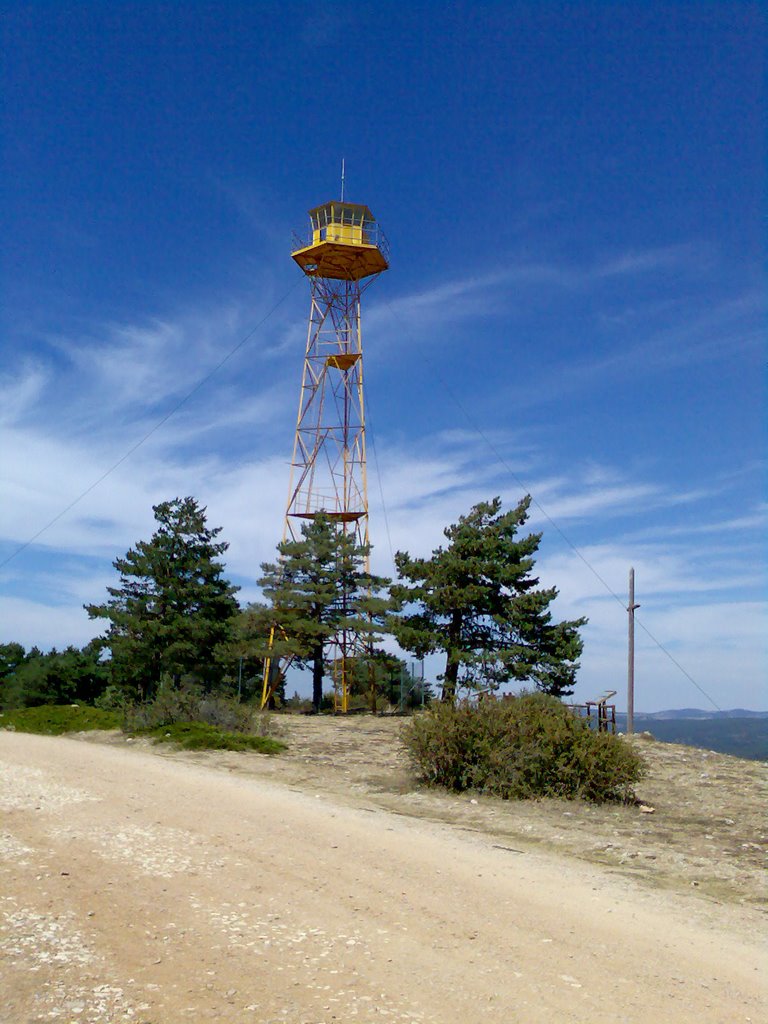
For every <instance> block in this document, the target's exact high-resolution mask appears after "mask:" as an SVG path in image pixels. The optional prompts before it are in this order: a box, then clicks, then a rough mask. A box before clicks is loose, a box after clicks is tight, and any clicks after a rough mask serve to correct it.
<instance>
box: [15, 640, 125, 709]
mask: <svg viewBox="0 0 768 1024" xmlns="http://www.w3.org/2000/svg"><path fill="white" fill-rule="evenodd" d="M5 646H6V648H7V647H13V648H15V650H14V651H12V652H11V654H12V656H13V663H12V670H11V671H7V670H6V669H5V668H4V665H3V661H4V656H5V657H7V656H8V651H7V650H6V651H3V649H2V648H0V681H2V692H0V704H2V705H3V707H36V706H38V705H40V704H70V703H72V702H73V701H86V702H88V703H92V702H93V701H94V699H95V698H96V697H98V696H99V694H100V693H101V692H102V691H103V690H104V687H105V686H106V685H107V666H106V665H105V664H104V663H103V662H102V661H101V660H100V650H99V647H98V645H97V644H94V643H90V644H86V646H85V647H83V648H82V650H80V649H79V648H77V647H72V646H70V647H67V648H66V650H64V651H57V650H56V648H55V647H54V648H53V649H52V650H50V651H48V652H47V653H45V654H44V653H43V652H42V651H40V650H38V649H37V648H36V647H33V648H32V650H31V651H30V652H29V654H24V648H23V647H21V645H20V644H15V645H5ZM19 650H20V651H21V652H22V657H19V656H18V651H19ZM4 672H5V678H4V679H3V678H2V676H3V673H4Z"/></svg>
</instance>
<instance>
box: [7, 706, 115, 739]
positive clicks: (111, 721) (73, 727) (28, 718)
mask: <svg viewBox="0 0 768 1024" xmlns="http://www.w3.org/2000/svg"><path fill="white" fill-rule="evenodd" d="M119 728H120V715H119V714H117V713H116V712H114V711H104V710H102V709H100V708H92V707H88V706H87V705H79V704H65V705H58V704H43V705H40V706H39V707H34V708H17V709H16V710H15V711H3V712H0V729H9V730H15V731H17V732H36V733H41V734H42V735H44V736H61V735H62V734H63V733H67V732H88V731H90V730H92V729H119Z"/></svg>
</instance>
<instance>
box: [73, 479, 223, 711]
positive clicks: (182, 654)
mask: <svg viewBox="0 0 768 1024" xmlns="http://www.w3.org/2000/svg"><path fill="white" fill-rule="evenodd" d="M153 512H154V514H155V520H156V522H157V523H158V528H157V530H156V531H155V533H154V534H153V535H152V537H151V538H150V540H148V541H139V542H138V543H137V544H136V546H135V547H134V548H131V549H130V550H129V551H128V552H127V553H126V554H125V556H124V557H122V558H118V559H116V560H115V561H114V562H113V565H114V567H115V569H117V571H118V573H119V574H120V583H119V585H118V586H116V587H107V591H108V593H109V595H110V598H109V600H108V601H106V602H105V603H104V604H100V605H96V604H89V605H86V606H85V608H86V611H87V612H88V615H89V616H90V618H92V619H96V618H103V619H107V620H108V621H109V628H108V630H107V632H106V634H105V636H104V637H102V638H101V641H100V642H101V644H102V646H104V647H108V648H109V649H110V651H111V655H112V657H111V662H110V671H111V675H112V681H113V682H114V683H117V684H118V685H120V686H122V687H124V688H126V689H127V690H128V691H133V692H134V693H136V694H137V695H138V696H139V697H141V698H147V697H150V696H152V694H153V693H154V692H155V690H156V688H157V686H158V684H159V682H160V680H161V678H162V677H163V676H164V675H165V676H170V677H171V678H172V679H174V680H175V681H178V680H179V679H181V678H182V677H184V676H191V677H194V678H196V679H198V680H199V681H201V682H202V683H203V684H204V685H206V686H211V685H215V683H216V682H217V680H218V678H219V676H220V674H221V668H220V666H219V664H218V661H217V648H218V647H219V645H221V644H223V643H225V642H226V641H227V640H228V639H229V636H230V629H231V625H232V620H233V617H234V615H235V614H236V613H237V611H238V605H237V601H236V600H235V597H234V594H235V593H236V591H237V590H238V588H237V587H235V586H232V584H231V583H229V582H228V581H227V580H226V579H225V577H224V567H223V565H222V564H221V562H220V561H219V558H220V556H221V555H222V554H223V553H224V552H225V551H226V550H227V548H228V547H229V545H228V544H226V543H225V542H223V541H217V540H216V538H217V537H218V535H219V534H220V533H221V528H216V529H210V528H209V527H208V526H207V523H206V510H205V508H201V507H200V505H199V504H198V503H197V501H196V500H195V499H194V498H190V497H187V498H174V499H173V500H172V501H165V502H162V503H161V504H159V505H155V506H153Z"/></svg>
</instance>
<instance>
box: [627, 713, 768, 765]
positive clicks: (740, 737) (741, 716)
mask: <svg viewBox="0 0 768 1024" xmlns="http://www.w3.org/2000/svg"><path fill="white" fill-rule="evenodd" d="M616 728H617V729H618V730H619V731H621V732H624V731H626V728H627V716H626V715H624V714H617V715H616ZM635 732H650V733H651V734H652V735H653V736H654V737H655V738H656V739H657V740H663V741H664V742H665V743H684V744H685V745H687V746H689V747H703V748H704V749H705V750H716V751H718V752H719V753H721V754H733V755H734V756H736V757H746V758H748V759H749V760H752V761H765V760H768V712H765V711H741V710H738V709H737V710H734V711H715V712H709V711H699V710H697V709H695V708H684V709H682V710H680V711H657V712H655V713H652V714H637V713H636V714H635Z"/></svg>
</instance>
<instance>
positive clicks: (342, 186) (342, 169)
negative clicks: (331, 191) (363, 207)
mask: <svg viewBox="0 0 768 1024" xmlns="http://www.w3.org/2000/svg"><path fill="white" fill-rule="evenodd" d="M341 201H342V203H343V202H344V157H342V158H341Z"/></svg>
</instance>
